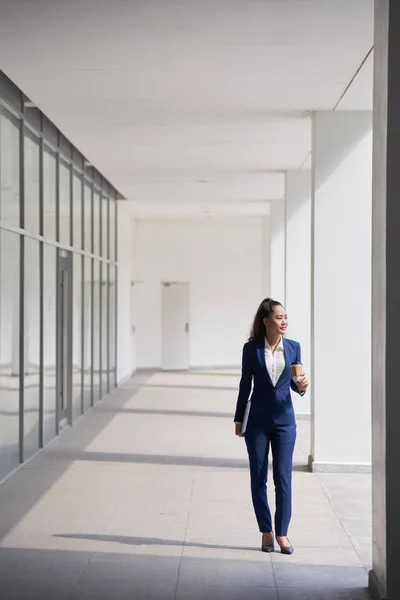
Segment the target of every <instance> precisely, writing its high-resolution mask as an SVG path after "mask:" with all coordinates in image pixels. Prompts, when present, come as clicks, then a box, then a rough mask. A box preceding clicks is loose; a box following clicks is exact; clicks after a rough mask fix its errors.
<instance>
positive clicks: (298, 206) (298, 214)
mask: <svg viewBox="0 0 400 600" xmlns="http://www.w3.org/2000/svg"><path fill="white" fill-rule="evenodd" d="M285 190H286V191H285V194H286V215H285V217H286V235H285V245H286V252H285V255H286V300H285V305H286V310H287V312H288V315H289V329H288V337H289V338H290V339H294V340H297V341H298V342H300V344H301V349H302V360H303V364H304V369H305V371H306V373H307V374H308V375H309V373H310V367H311V308H310V307H311V285H310V279H311V172H310V171H305V170H304V171H303V170H300V169H298V170H295V171H287V173H286V185H285ZM310 392H311V389H310V390H309V392H308V393H307V394H305V395H304V396H303V398H299V397H298V396H296V397H294V399H295V402H294V406H295V409H296V414H297V415H302V414H304V415H309V414H310Z"/></svg>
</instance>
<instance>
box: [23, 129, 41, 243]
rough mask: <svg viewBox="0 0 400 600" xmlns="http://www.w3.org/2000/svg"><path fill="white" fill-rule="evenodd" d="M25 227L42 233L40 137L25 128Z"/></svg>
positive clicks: (33, 231)
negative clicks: (40, 218) (40, 217)
mask: <svg viewBox="0 0 400 600" xmlns="http://www.w3.org/2000/svg"><path fill="white" fill-rule="evenodd" d="M24 151H25V154H24V174H25V229H27V230H28V231H31V232H32V233H37V234H39V233H40V220H39V215H40V181H39V157H40V147H39V139H38V138H37V137H36V136H35V135H34V134H33V133H32V132H31V131H29V130H28V129H25V149H24Z"/></svg>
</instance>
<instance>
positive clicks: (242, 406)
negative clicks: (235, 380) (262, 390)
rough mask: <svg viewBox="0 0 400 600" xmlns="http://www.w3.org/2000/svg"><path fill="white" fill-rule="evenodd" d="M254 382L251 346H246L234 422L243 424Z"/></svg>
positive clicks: (244, 347)
mask: <svg viewBox="0 0 400 600" xmlns="http://www.w3.org/2000/svg"><path fill="white" fill-rule="evenodd" d="M252 381H253V372H252V370H251V360H250V356H249V346H248V345H247V344H245V345H244V346H243V355H242V377H241V379H240V384H239V395H238V399H237V403H236V412H235V418H234V421H235V422H236V423H241V422H242V420H243V416H244V412H245V410H246V404H247V400H248V399H249V396H250V392H251V385H252Z"/></svg>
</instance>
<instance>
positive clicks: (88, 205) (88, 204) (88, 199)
mask: <svg viewBox="0 0 400 600" xmlns="http://www.w3.org/2000/svg"><path fill="white" fill-rule="evenodd" d="M84 211H85V215H84V225H85V250H86V251H87V252H90V253H91V252H92V184H91V183H90V184H89V183H87V182H86V181H85V189H84Z"/></svg>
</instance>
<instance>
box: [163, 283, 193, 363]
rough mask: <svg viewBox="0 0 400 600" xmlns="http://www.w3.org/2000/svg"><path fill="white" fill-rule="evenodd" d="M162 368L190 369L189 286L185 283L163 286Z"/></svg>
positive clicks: (165, 284) (164, 284)
mask: <svg viewBox="0 0 400 600" xmlns="http://www.w3.org/2000/svg"><path fill="white" fill-rule="evenodd" d="M161 368H162V370H163V371H182V370H187V369H189V284H188V283H185V282H182V283H181V282H164V283H163V284H162V297H161Z"/></svg>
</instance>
